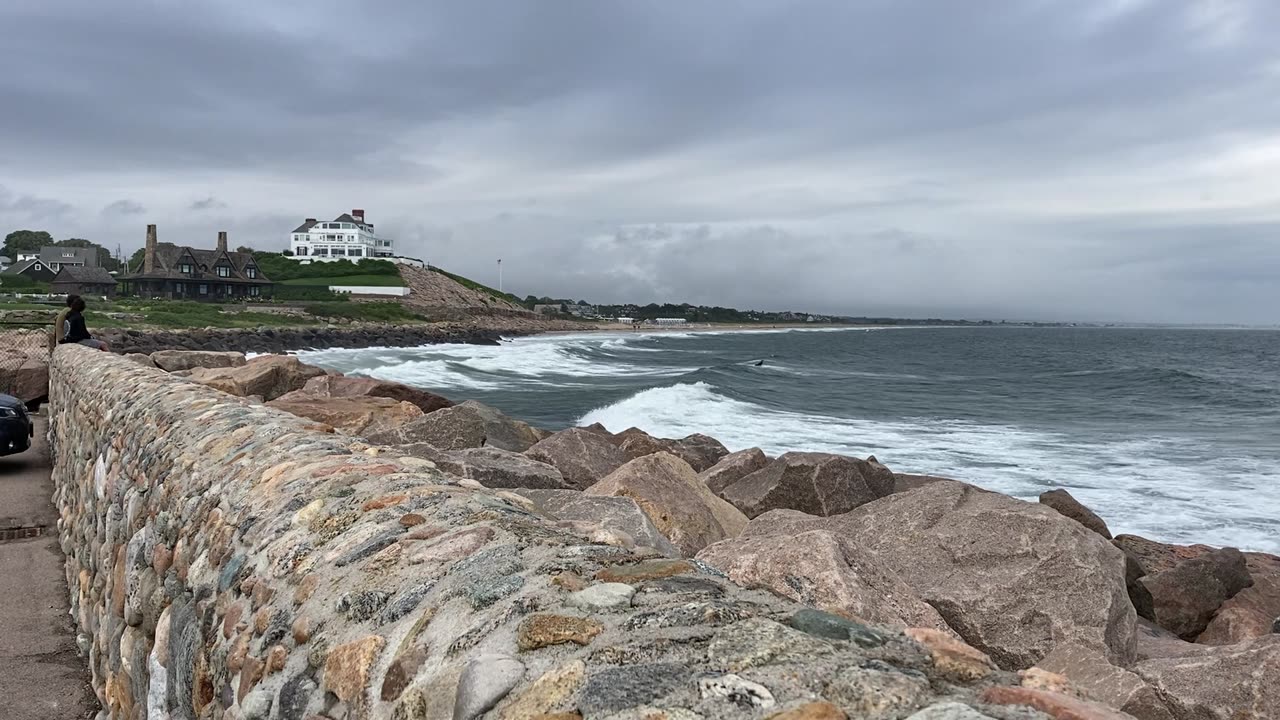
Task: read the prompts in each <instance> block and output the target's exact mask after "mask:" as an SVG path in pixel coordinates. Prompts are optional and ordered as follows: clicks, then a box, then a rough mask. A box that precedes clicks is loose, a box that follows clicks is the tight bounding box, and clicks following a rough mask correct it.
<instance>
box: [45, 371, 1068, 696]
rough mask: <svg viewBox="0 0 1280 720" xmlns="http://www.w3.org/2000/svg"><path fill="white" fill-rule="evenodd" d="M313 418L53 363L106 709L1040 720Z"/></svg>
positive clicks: (977, 683) (930, 659)
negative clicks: (593, 539)
mask: <svg viewBox="0 0 1280 720" xmlns="http://www.w3.org/2000/svg"><path fill="white" fill-rule="evenodd" d="M327 430H329V429H328V428H326V427H325V426H320V425H317V424H316V423H313V422H310V421H307V420H304V419H301V418H298V417H295V416H293V415H289V414H286V413H284V412H281V411H277V410H273V409H271V408H267V407H265V406H262V405H258V404H254V403H252V402H250V401H248V400H243V399H240V398H235V397H232V396H229V395H225V394H223V393H220V392H218V391H216V390H213V389H210V388H208V387H205V386H202V385H198V384H195V383H192V382H189V381H187V380H184V379H181V378H178V377H174V376H170V375H167V374H165V373H164V372H162V371H160V370H157V369H154V368H147V367H143V366H141V365H139V364H136V363H133V362H130V361H129V360H127V359H124V358H120V357H116V356H112V355H108V354H104V353H98V352H94V351H92V350H89V349H87V348H81V347H77V346H68V347H62V348H59V349H58V351H57V352H56V353H55V354H54V358H53V363H52V368H51V397H50V435H51V441H52V443H53V448H52V449H53V454H54V460H55V467H54V480H55V483H56V486H57V491H56V497H55V502H56V504H57V506H58V508H59V510H60V513H61V519H60V521H59V529H60V532H61V540H62V547H63V550H64V551H65V552H66V554H67V580H68V583H69V586H70V589H71V600H72V603H71V604H72V613H73V615H74V616H75V619H76V621H77V622H78V623H79V627H80V632H81V633H82V635H81V640H82V646H84V647H85V648H86V650H87V654H88V662H89V665H90V667H91V669H92V673H93V682H94V687H95V690H96V692H97V693H98V695H99V697H100V699H101V701H102V705H103V707H104V708H105V709H104V716H109V717H112V718H129V719H130V720H136V719H140V718H150V719H151V720H160V719H163V718H173V719H175V720H178V719H184V718H244V719H246V720H251V719H257V718H288V719H289V720H302V719H303V718H333V719H335V720H336V719H339V718H395V719H396V720H414V719H418V718H463V719H466V720H470V719H471V718H477V717H482V716H487V717H494V718H504V719H510V718H527V717H538V716H542V715H544V714H553V713H568V714H562V715H550V717H560V718H571V717H577V714H580V715H581V716H582V717H585V718H588V719H591V718H605V717H616V718H673V719H674V718H699V717H703V718H729V717H769V716H772V715H774V714H776V713H779V712H785V711H791V710H795V711H796V713H797V714H793V715H784V716H783V717H823V718H838V717H844V716H845V715H844V714H847V715H848V716H849V717H869V718H902V717H907V716H910V715H912V714H913V713H916V712H917V711H919V710H921V709H922V708H926V707H928V706H931V705H937V704H941V703H947V702H953V701H954V702H960V703H964V704H966V705H969V706H972V707H975V708H978V709H980V710H981V711H982V712H983V713H986V714H985V715H982V714H977V713H976V712H974V711H973V710H969V709H968V708H965V707H963V706H961V705H956V704H950V705H943V706H942V707H940V708H934V709H933V710H926V711H925V712H926V713H928V714H927V715H926V714H920V715H918V717H928V718H982V717H998V718H1014V717H1017V718H1033V717H1043V716H1041V715H1039V714H1038V713H1035V712H1033V711H1031V710H1029V709H1026V708H1022V709H1016V710H1015V709H1012V708H1001V707H996V706H988V705H984V704H982V703H979V702H977V701H976V700H975V698H977V697H978V696H979V694H980V693H981V692H982V691H983V690H984V689H985V690H987V697H988V698H989V699H990V698H992V697H995V696H994V695H992V693H991V691H990V690H989V689H988V688H989V687H990V686H993V685H1008V684H1013V683H1015V682H1016V680H1017V679H1016V677H1015V676H1012V675H1010V674H1008V673H1003V672H1000V671H998V670H995V669H993V668H991V667H989V666H988V665H987V664H986V663H984V662H983V660H984V659H983V658H979V659H977V660H975V659H974V658H972V657H966V656H964V655H963V654H959V655H956V654H952V655H948V654H946V653H945V652H943V651H942V650H940V649H939V648H943V647H945V645H946V639H945V638H942V639H939V640H938V643H940V644H939V645H938V647H937V648H932V649H931V648H929V647H926V646H925V645H921V644H917V643H916V642H914V641H912V640H909V639H908V638H907V637H906V636H905V635H903V634H901V633H897V632H893V631H888V630H883V629H876V628H870V627H866V626H863V625H860V624H858V623H854V622H851V621H849V620H846V619H843V618H839V617H837V616H834V615H828V614H826V613H820V612H817V611H814V610H811V609H806V608H803V607H801V606H798V605H795V604H794V603H791V602H789V601H786V600H783V599H781V598H779V597H777V596H775V595H772V594H770V593H767V592H765V591H760V590H747V589H743V588H740V587H736V586H733V585H732V584H730V583H729V582H728V581H727V580H725V579H724V577H723V576H721V575H719V574H717V573H716V572H715V571H713V570H710V569H709V568H708V567H706V566H703V565H701V564H699V563H696V562H691V561H686V560H679V559H669V558H660V557H657V556H656V555H653V554H646V553H645V551H635V550H628V549H624V548H620V547H614V546H610V545H603V544H595V543H592V542H590V541H588V540H586V539H584V538H582V537H580V536H578V535H575V534H572V533H571V532H569V530H568V529H565V528H561V527H558V526H556V525H555V524H554V523H552V522H551V521H549V520H547V519H544V518H542V517H540V516H538V515H535V514H534V513H533V512H532V511H531V505H529V504H528V501H526V500H524V499H522V498H520V497H519V496H516V495H513V494H509V493H505V492H499V491H492V490H487V489H484V488H481V487H479V486H478V484H477V483H475V482H474V481H471V480H463V479H459V478H456V477H452V476H449V475H446V474H444V473H442V472H440V471H438V470H437V469H436V468H435V467H434V465H433V464H432V463H430V462H428V461H425V460H422V459H417V458H402V457H397V456H396V454H395V453H393V452H391V451H388V450H386V449H385V448H377V447H368V446H367V445H365V444H363V443H361V442H359V441H357V440H356V439H354V438H351V437H347V436H343V435H338V434H334V433H332V432H327ZM828 702H829V703H831V704H826V703H828ZM837 708H839V709H837ZM842 713H843V714H842ZM486 714H487V715H486Z"/></svg>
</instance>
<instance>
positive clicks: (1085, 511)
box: [1040, 488, 1111, 540]
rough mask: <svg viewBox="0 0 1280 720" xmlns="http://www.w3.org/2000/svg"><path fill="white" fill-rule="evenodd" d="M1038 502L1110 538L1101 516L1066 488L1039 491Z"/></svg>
mask: <svg viewBox="0 0 1280 720" xmlns="http://www.w3.org/2000/svg"><path fill="white" fill-rule="evenodd" d="M1040 504H1041V505H1047V506H1049V507H1051V508H1053V509H1054V510H1057V511H1058V512H1060V513H1062V514H1063V515H1066V516H1067V517H1069V518H1071V519H1072V520H1075V521H1076V522H1078V523H1080V524H1081V525H1083V526H1085V527H1087V528H1089V529H1090V530H1092V531H1094V532H1096V533H1098V534H1099V535H1101V536H1102V537H1104V538H1106V539H1108V540H1110V539H1111V530H1109V529H1108V528H1107V524H1106V523H1105V522H1103V520H1102V518H1100V517H1098V515H1097V514H1096V513H1094V512H1093V511H1092V510H1090V509H1089V508H1087V507H1085V506H1084V505H1083V504H1082V503H1081V502H1080V501H1079V500H1076V499H1075V498H1074V497H1072V496H1071V493H1069V492H1067V491H1066V490H1062V489H1060V488H1059V489H1057V490H1046V491H1045V492H1042V493H1040Z"/></svg>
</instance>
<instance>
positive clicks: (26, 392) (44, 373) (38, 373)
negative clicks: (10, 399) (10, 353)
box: [8, 357, 49, 403]
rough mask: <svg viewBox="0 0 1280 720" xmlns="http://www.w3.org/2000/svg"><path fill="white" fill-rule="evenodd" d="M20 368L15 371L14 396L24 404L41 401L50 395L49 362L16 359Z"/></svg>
mask: <svg viewBox="0 0 1280 720" xmlns="http://www.w3.org/2000/svg"><path fill="white" fill-rule="evenodd" d="M14 364H16V365H17V366H18V368H17V370H16V371H14V375H13V381H12V386H13V390H12V392H9V393H8V394H9V395H12V396H14V397H16V398H18V399H19V400H21V401H22V402H28V403H29V402H31V401H33V400H39V399H40V398H43V397H48V395H49V361H48V359H40V358H33V357H28V358H25V359H23V358H14Z"/></svg>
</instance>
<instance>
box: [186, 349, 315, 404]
mask: <svg viewBox="0 0 1280 720" xmlns="http://www.w3.org/2000/svg"><path fill="white" fill-rule="evenodd" d="M324 374H325V371H324V370H321V369H320V368H318V367H314V366H311V365H305V364H303V363H302V361H301V360H298V358H296V357H293V356H291V355H262V356H260V357H256V358H254V359H252V360H250V361H248V362H246V363H245V364H243V365H236V366H233V367H212V368H211V367H198V368H192V370H191V373H190V374H189V375H187V377H188V378H189V379H191V380H194V381H195V382H198V383H200V384H201V385H208V386H209V387H211V388H215V389H217V390H221V391H222V392H225V393H227V394H229V395H236V396H239V397H251V396H254V395H256V396H258V397H260V398H262V399H264V400H275V399H277V398H284V396H286V395H295V396H293V397H289V398H285V399H288V400H292V401H306V400H310V399H312V398H315V397H318V396H315V395H307V394H304V393H303V392H302V391H301V388H303V387H304V386H305V385H306V384H307V383H308V381H310V380H312V379H318V378H319V377H320V376H323V375H324Z"/></svg>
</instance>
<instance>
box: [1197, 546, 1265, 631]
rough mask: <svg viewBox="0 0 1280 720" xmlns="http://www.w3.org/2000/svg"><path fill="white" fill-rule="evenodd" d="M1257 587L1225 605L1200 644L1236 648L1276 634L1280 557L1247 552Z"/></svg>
mask: <svg viewBox="0 0 1280 720" xmlns="http://www.w3.org/2000/svg"><path fill="white" fill-rule="evenodd" d="M1244 560H1245V563H1246V565H1247V567H1248V569H1249V576H1250V577H1251V578H1253V585H1250V586H1249V587H1247V588H1245V589H1243V590H1241V591H1240V592H1238V593H1236V595H1235V597H1233V598H1231V599H1230V600H1227V601H1226V602H1224V603H1222V606H1221V607H1219V608H1218V612H1217V613H1215V614H1214V616H1213V619H1212V620H1210V621H1209V626H1208V627H1206V628H1205V629H1204V632H1202V633H1200V636H1199V637H1197V638H1196V642H1198V643H1204V644H1206V645H1232V644H1235V643H1238V642H1242V641H1245V640H1252V639H1253V638H1257V637H1263V636H1264V635H1268V634H1271V633H1273V632H1276V630H1275V629H1273V628H1274V625H1275V622H1276V619H1277V618H1280V557H1276V556H1275V555H1267V554H1266V553H1245V554H1244Z"/></svg>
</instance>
